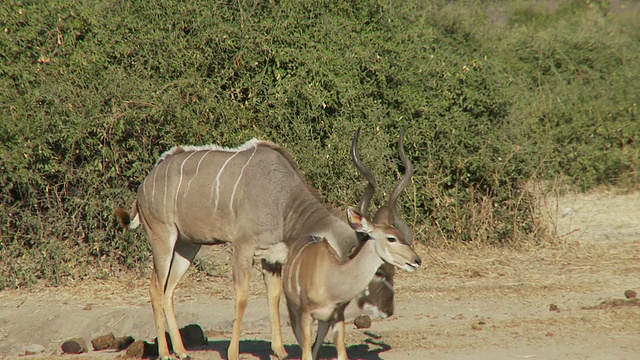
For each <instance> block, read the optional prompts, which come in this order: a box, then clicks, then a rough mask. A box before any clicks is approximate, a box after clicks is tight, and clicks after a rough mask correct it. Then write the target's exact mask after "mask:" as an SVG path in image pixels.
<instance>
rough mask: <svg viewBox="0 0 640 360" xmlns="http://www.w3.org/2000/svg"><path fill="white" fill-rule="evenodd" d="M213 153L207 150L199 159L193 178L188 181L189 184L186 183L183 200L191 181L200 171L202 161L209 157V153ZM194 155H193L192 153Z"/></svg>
mask: <svg viewBox="0 0 640 360" xmlns="http://www.w3.org/2000/svg"><path fill="white" fill-rule="evenodd" d="M211 151H213V150H208V151H207V152H206V153H204V155H202V157H201V158H200V161H198V166H196V173H195V174H193V177H192V178H191V180H189V182H188V183H187V188H186V189H185V190H184V195H182V197H183V198H185V197H187V194H188V193H189V187H190V186H191V182H192V181H193V179H195V178H196V176H198V172H199V171H200V164H202V160H204V158H205V157H206V156H207V155H209V153H210V152H211ZM194 154H195V153H194Z"/></svg>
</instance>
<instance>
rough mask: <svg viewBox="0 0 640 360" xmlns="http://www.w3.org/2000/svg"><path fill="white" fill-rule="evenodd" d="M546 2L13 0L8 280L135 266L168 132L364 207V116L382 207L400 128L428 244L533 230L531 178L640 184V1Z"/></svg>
mask: <svg viewBox="0 0 640 360" xmlns="http://www.w3.org/2000/svg"><path fill="white" fill-rule="evenodd" d="M550 4H552V2H549V3H546V2H541V3H539V2H527V1H519V2H507V3H502V2H500V3H490V4H486V3H484V2H466V1H465V2H463V1H459V2H455V1H454V2H451V1H435V2H424V1H408V2H407V1H391V2H385V3H380V2H376V1H337V2H336V1H332V2H328V1H325V2H320V3H314V4H311V3H309V2H304V1H295V0H294V1H281V2H259V1H253V2H252V1H242V2H232V3H224V4H223V3H216V4H212V3H210V2H207V1H197V0H196V1H190V2H178V1H175V2H174V1H167V2H163V3H162V4H160V3H147V2H128V1H116V2H109V3H104V2H99V1H89V2H86V1H84V2H81V1H74V0H71V1H68V0H65V1H61V0H48V1H46V2H44V3H43V2H32V1H26V0H25V1H17V0H9V1H7V2H4V3H3V4H2V5H0V8H1V9H2V12H0V13H1V14H3V15H2V16H3V18H1V19H0V23H1V25H2V27H3V29H4V34H2V35H0V36H2V48H3V51H2V52H1V53H0V59H1V62H0V88H2V89H3V91H2V92H0V178H1V180H2V184H3V188H2V191H1V192H0V207H1V208H0V211H1V212H2V214H3V216H2V217H1V218H0V228H1V231H2V232H1V236H2V238H1V239H0V240H1V242H0V256H2V257H3V258H4V259H10V260H8V261H5V262H3V265H2V267H1V269H2V270H4V271H3V274H4V275H3V276H2V277H0V289H1V288H6V287H18V286H24V285H29V284H34V283H37V282H41V281H42V282H45V283H48V284H58V283H61V282H64V281H65V280H66V279H69V278H83V277H105V276H109V274H112V273H113V272H114V271H116V270H119V269H121V268H129V269H134V270H137V271H139V270H142V269H144V268H145V267H146V264H147V261H148V256H149V253H148V247H147V243H146V237H145V235H144V234H143V232H142V231H139V232H135V233H133V232H124V233H123V232H122V230H120V229H119V227H118V225H117V224H116V222H115V220H114V218H113V216H112V211H113V208H114V207H115V206H118V205H120V206H124V205H127V206H128V204H130V203H131V202H132V201H133V199H134V196H135V190H136V188H137V186H138V185H139V184H140V181H141V180H142V179H143V178H144V176H145V175H146V174H147V173H148V172H149V171H150V169H151V167H152V166H153V164H154V162H155V159H156V158H157V157H158V156H159V155H160V154H161V153H162V152H163V151H165V150H167V149H168V148H170V147H172V146H174V145H176V144H185V143H186V144H206V143H219V144H224V145H226V146H236V145H239V144H241V143H243V142H244V141H246V140H248V139H249V138H251V137H258V138H264V139H269V140H271V141H274V142H276V143H279V144H281V145H283V146H284V147H285V148H287V149H288V150H289V151H290V152H291V153H292V154H293V155H294V157H295V158H296V160H297V161H298V162H299V164H300V167H301V168H302V169H303V171H304V172H305V174H306V176H307V178H308V179H309V181H310V182H311V183H312V185H313V186H315V187H317V188H318V189H320V191H321V192H322V193H323V194H324V195H325V196H326V198H327V200H328V201H329V202H330V203H332V204H334V205H336V206H346V205H348V204H354V203H356V202H357V198H358V196H359V195H360V193H361V191H362V189H363V188H364V182H363V180H362V179H361V178H360V177H359V176H358V174H357V173H356V171H355V169H354V168H353V166H352V165H351V164H350V160H349V154H348V151H349V145H350V141H351V134H353V131H354V130H355V129H356V128H358V127H362V128H363V132H362V134H361V154H362V157H363V161H364V162H365V163H366V164H367V165H368V166H370V167H371V169H372V170H373V172H374V173H375V174H377V176H378V177H379V183H380V190H379V192H378V193H377V195H376V197H375V199H374V201H375V202H376V203H377V204H378V205H379V204H381V203H382V202H383V201H384V199H385V197H386V194H388V192H389V191H390V189H391V188H392V186H393V184H394V183H395V182H396V181H397V180H398V179H399V177H400V176H401V173H402V171H403V170H404V169H403V168H402V166H401V164H400V162H399V160H398V158H397V153H396V148H395V142H396V140H397V136H398V130H399V128H400V126H401V125H402V124H408V125H409V130H408V131H407V134H406V141H405V144H406V149H407V152H408V154H409V156H410V157H411V159H412V161H413V162H414V164H415V167H416V173H415V176H414V179H413V182H412V185H411V186H410V187H409V189H408V190H407V191H406V192H405V194H404V195H403V197H402V198H401V205H402V209H403V212H404V214H405V217H406V218H407V220H408V221H409V222H410V223H411V224H413V225H414V226H415V227H416V229H417V230H418V234H419V237H418V238H419V239H421V240H423V241H432V242H433V241H456V240H462V241H484V242H487V243H506V242H521V241H536V239H539V237H540V236H541V235H543V234H544V225H543V224H541V223H540V222H539V221H538V220H537V219H536V215H535V214H536V211H535V203H536V202H535V198H534V195H533V194H532V193H530V192H528V191H527V189H528V184H529V183H531V182H534V181H538V180H544V179H549V178H552V177H554V176H558V175H561V176H563V177H565V178H567V179H569V181H572V182H573V183H575V184H576V185H578V186H580V187H581V188H582V189H588V188H591V187H594V186H598V185H600V184H621V183H622V184H626V185H634V184H637V181H638V179H637V170H638V163H639V161H638V158H640V157H639V156H638V155H639V154H638V145H637V136H638V135H637V134H640V128H639V126H640V125H639V122H638V121H637V114H638V111H637V100H638V98H639V96H638V95H639V91H640V90H639V89H640V80H639V75H638V72H637V63H638V60H639V59H638V58H639V57H640V51H639V50H640V49H639V47H640V45H639V44H640V41H639V40H640V39H639V38H638V37H639V34H640V28H639V26H640V25H638V24H637V21H635V19H636V17H635V16H637V14H638V9H637V8H635V7H631V8H630V10H629V9H626V10H625V11H624V12H622V11H619V10H618V9H619V8H620V5H615V6H613V5H612V6H609V7H606V6H603V5H602V4H603V3H594V2H585V1H577V0H575V1H569V0H567V1H562V2H553V4H554V5H550ZM385 192H386V193H385ZM203 268H204V267H203Z"/></svg>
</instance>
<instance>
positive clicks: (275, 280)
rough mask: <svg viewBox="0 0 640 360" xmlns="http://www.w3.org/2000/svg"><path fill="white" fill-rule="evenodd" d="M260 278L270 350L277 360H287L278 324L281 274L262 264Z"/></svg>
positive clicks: (278, 270) (280, 325) (270, 266)
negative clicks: (263, 286)
mask: <svg viewBox="0 0 640 360" xmlns="http://www.w3.org/2000/svg"><path fill="white" fill-rule="evenodd" d="M262 277H263V279H264V284H265V287H266V288H267V303H268V306H269V318H270V319H269V320H270V322H271V350H272V351H273V353H274V354H275V355H276V356H277V357H278V359H281V360H282V359H286V358H288V356H289V355H288V354H287V351H286V350H285V349H284V343H283V342H282V324H281V323H280V291H281V288H282V272H281V269H280V268H274V267H273V266H272V265H269V264H267V263H266V262H265V261H264V260H263V262H262Z"/></svg>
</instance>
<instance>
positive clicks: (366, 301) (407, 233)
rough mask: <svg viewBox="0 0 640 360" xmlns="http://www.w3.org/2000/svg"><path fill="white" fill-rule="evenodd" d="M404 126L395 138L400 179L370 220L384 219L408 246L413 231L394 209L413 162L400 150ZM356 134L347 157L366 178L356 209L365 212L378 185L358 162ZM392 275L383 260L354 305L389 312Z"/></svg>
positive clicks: (383, 313)
mask: <svg viewBox="0 0 640 360" xmlns="http://www.w3.org/2000/svg"><path fill="white" fill-rule="evenodd" d="M405 128H406V127H404V126H403V127H402V129H401V130H400V137H399V139H398V154H399V156H400V160H401V161H402V164H403V165H404V169H405V170H404V175H403V176H402V179H401V180H400V181H399V182H398V183H397V184H396V186H395V187H394V188H393V191H391V195H390V196H389V200H388V201H387V203H386V204H384V205H383V206H381V207H380V208H379V209H378V211H376V213H375V215H374V217H373V222H374V223H388V224H392V225H393V226H394V227H395V228H396V229H397V230H398V231H399V232H400V233H401V234H402V237H403V238H404V241H405V242H406V243H407V244H408V245H409V246H411V244H412V243H413V231H412V230H411V228H410V227H409V225H407V223H406V222H405V221H404V220H403V219H402V217H401V216H400V212H399V211H398V204H397V203H398V197H399V196H400V193H402V191H403V190H404V189H405V187H406V186H407V184H408V183H409V181H411V176H412V175H413V164H412V163H411V161H410V160H409V159H408V158H407V156H406V153H405V151H404V131H405ZM359 135H360V129H358V130H356V132H355V134H354V135H353V142H352V143H351V159H352V160H353V163H354V165H355V167H356V169H358V171H359V172H360V174H361V175H362V176H364V178H365V179H367V182H368V184H367V187H366V189H365V191H364V194H363V195H362V198H361V199H360V205H359V210H360V213H362V214H365V215H368V214H369V203H370V202H371V198H372V197H373V194H374V192H375V190H376V187H377V186H378V184H377V182H376V179H375V177H374V175H373V173H372V172H371V170H369V169H368V168H367V167H366V166H364V165H362V163H361V162H360V155H359V153H358V137H359ZM394 275H395V267H394V266H393V265H391V264H389V263H385V264H383V265H382V266H380V268H378V271H376V274H375V276H374V278H373V280H372V281H371V283H369V286H368V287H367V289H366V290H365V293H364V295H365V296H363V297H360V298H359V299H358V307H360V308H362V309H365V310H369V311H370V312H373V313H374V314H376V315H377V316H381V317H387V316H391V315H393V310H394V309H393V302H394V301H393V298H394V293H393V277H394Z"/></svg>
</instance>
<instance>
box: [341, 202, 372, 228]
mask: <svg viewBox="0 0 640 360" xmlns="http://www.w3.org/2000/svg"><path fill="white" fill-rule="evenodd" d="M347 220H348V221H349V225H350V226H351V228H352V229H353V230H355V231H357V232H359V233H365V234H371V232H372V231H373V223H371V221H370V220H369V219H367V217H366V216H364V215H362V214H361V213H360V212H358V210H356V209H355V208H353V207H349V208H348V209H347Z"/></svg>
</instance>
